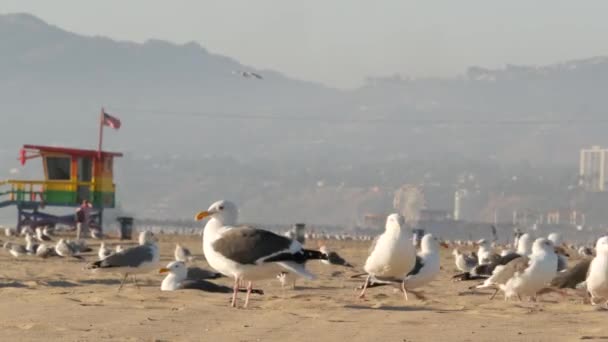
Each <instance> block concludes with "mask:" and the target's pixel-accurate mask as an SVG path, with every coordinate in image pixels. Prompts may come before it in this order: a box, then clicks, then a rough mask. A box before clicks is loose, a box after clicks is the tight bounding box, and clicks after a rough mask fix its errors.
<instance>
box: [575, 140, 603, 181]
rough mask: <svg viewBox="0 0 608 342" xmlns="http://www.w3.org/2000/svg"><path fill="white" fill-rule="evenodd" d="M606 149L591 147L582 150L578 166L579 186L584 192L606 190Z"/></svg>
mask: <svg viewBox="0 0 608 342" xmlns="http://www.w3.org/2000/svg"><path fill="white" fill-rule="evenodd" d="M607 157H608V149H605V148H601V147H600V146H593V147H591V148H588V149H582V150H581V152H580V164H579V185H580V186H582V187H583V188H584V189H585V190H586V191H591V192H602V191H606V190H607V189H608V186H607V184H606V181H607V180H608V179H607V177H608V169H607V166H608V158H607Z"/></svg>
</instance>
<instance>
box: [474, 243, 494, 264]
mask: <svg viewBox="0 0 608 342" xmlns="http://www.w3.org/2000/svg"><path fill="white" fill-rule="evenodd" d="M477 244H478V245H479V249H478V250H477V258H478V262H479V265H484V264H489V263H490V262H491V258H492V254H493V253H492V246H491V243H490V241H488V240H486V239H481V240H479V241H477Z"/></svg>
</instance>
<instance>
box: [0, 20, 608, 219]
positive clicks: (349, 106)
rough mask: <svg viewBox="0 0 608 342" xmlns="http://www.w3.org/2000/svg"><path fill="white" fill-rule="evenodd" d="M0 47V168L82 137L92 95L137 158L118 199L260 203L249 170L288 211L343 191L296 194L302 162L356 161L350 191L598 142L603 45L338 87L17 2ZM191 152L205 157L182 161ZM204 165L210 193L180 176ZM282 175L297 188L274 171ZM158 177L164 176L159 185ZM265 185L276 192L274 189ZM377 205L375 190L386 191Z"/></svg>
mask: <svg viewBox="0 0 608 342" xmlns="http://www.w3.org/2000/svg"><path fill="white" fill-rule="evenodd" d="M252 48H255V47H253V46H252ZM0 56H2V58H0V75H2V77H0V103H1V104H2V109H1V110H2V118H3V119H4V122H3V125H2V130H1V131H0V163H1V165H6V166H4V167H3V168H2V169H0V178H5V177H9V176H10V175H9V174H8V173H9V170H10V169H11V168H13V167H16V166H17V165H16V163H15V153H16V151H17V150H18V148H19V146H20V145H21V144H23V143H33V144H34V143H39V144H63V145H72V146H86V147H95V143H96V138H97V122H98V121H97V118H98V117H97V115H98V113H99V109H100V107H101V106H102V105H104V106H106V107H107V109H108V111H109V112H111V113H113V114H115V115H116V116H118V117H120V118H121V119H122V121H123V128H122V129H121V131H120V132H112V131H111V130H106V140H105V141H106V145H105V146H106V147H107V148H108V149H115V150H120V151H124V152H126V159H128V160H132V159H137V160H138V162H125V163H124V164H123V165H125V169H123V170H120V172H119V174H120V177H121V178H120V181H122V182H124V183H129V184H138V185H139V186H137V187H134V186H127V187H126V188H128V189H129V194H127V199H128V200H129V201H131V202H134V201H136V200H137V199H138V198H140V197H141V195H142V193H145V194H147V195H149V196H157V197H158V196H164V194H166V193H167V192H170V191H171V189H175V188H179V192H177V193H170V194H169V195H167V198H170V199H171V205H170V206H169V207H168V209H167V212H171V209H172V208H174V207H175V208H178V207H180V208H183V207H184V205H183V203H184V202H185V201H186V202H187V201H192V200H193V199H194V198H196V197H197V196H200V197H203V198H200V200H201V201H200V202H201V203H206V202H209V200H211V199H216V198H215V197H211V196H219V195H221V194H220V193H221V190H222V189H223V188H226V187H231V188H230V189H231V190H230V191H228V192H229V193H232V194H234V196H235V197H238V196H242V198H236V200H239V201H240V202H241V203H243V202H245V203H247V201H255V203H257V204H256V206H257V207H256V208H258V207H262V205H261V204H260V203H264V201H265V200H267V199H268V198H267V197H265V194H264V190H263V189H264V186H262V185H261V184H256V185H255V186H252V185H251V182H256V180H257V181H259V179H261V177H257V178H256V177H251V178H249V176H251V174H256V173H259V174H260V175H267V174H273V175H275V176H276V177H282V176H281V175H283V176H284V177H285V178H284V179H278V180H276V179H266V181H269V182H274V181H277V182H278V183H277V184H283V187H282V188H281V189H280V190H281V191H280V193H281V194H282V195H290V194H291V195H290V196H292V197H291V198H290V200H289V201H288V202H285V203H283V207H286V206H289V208H288V209H289V210H291V212H293V213H296V214H297V213H298V210H299V208H302V207H303V206H306V205H307V203H310V202H316V203H327V202H329V203H331V202H332V200H327V202H324V201H322V200H319V198H317V197H315V196H325V197H323V198H325V199H331V198H334V199H336V198H349V197H348V195H344V197H341V195H340V196H336V195H330V194H327V195H325V194H322V193H321V192H319V191H316V192H315V191H312V190H311V189H310V188H309V187H310V186H311V184H316V183H317V181H318V180H319V179H321V178H322V177H321V175H320V174H319V173H315V172H316V171H310V172H312V174H311V173H310V172H309V173H307V172H308V171H307V170H306V169H307V168H309V166H310V165H314V166H315V168H314V169H312V170H322V168H326V169H327V170H329V171H328V172H329V173H331V174H332V175H334V176H335V175H340V174H342V173H344V172H351V173H352V170H353V168H357V167H360V168H361V169H362V170H367V171H368V172H367V173H361V174H357V175H356V177H355V176H353V178H352V179H351V180H349V182H347V184H348V186H347V187H349V186H350V187H352V188H351V189H350V190H348V189H345V190H340V189H344V186H342V185H340V184H341V181H340V180H339V179H337V180H336V182H335V183H336V184H334V186H335V187H334V189H336V190H335V191H344V194H348V193H352V191H353V190H352V189H359V187H361V186H374V185H383V184H385V185H390V186H393V185H395V184H402V183H403V182H415V181H417V179H408V178H407V177H405V176H402V175H404V174H406V172H405V171H404V172H402V173H399V172H394V173H391V174H386V173H383V172H381V171H382V170H384V169H383V166H382V165H386V164H387V163H393V164H394V163H397V164H398V165H403V170H406V169H408V168H410V167H411V166H412V163H416V162H418V161H426V162H428V165H435V166H433V167H435V168H437V169H438V170H440V171H441V172H442V173H443V172H445V173H447V174H450V172H449V171H450V170H444V169H442V168H444V167H445V165H448V164H449V163H451V162H458V163H461V164H462V163H463V161H471V162H473V163H477V162H481V163H497V164H509V163H515V164H517V163H524V162H525V163H531V164H532V165H544V166H547V165H560V166H568V167H571V168H572V170H575V169H576V165H577V151H578V149H579V148H580V147H581V146H587V145H592V144H600V145H608V136H607V135H606V133H605V132H606V129H607V128H608V123H607V121H604V120H607V119H606V114H607V108H608V97H607V96H605V93H606V89H608V58H606V57H596V58H590V59H586V60H579V61H570V62H564V63H562V64H558V65H550V66H539V67H530V66H512V65H508V66H506V67H504V68H501V69H497V70H490V69H485V68H482V67H471V68H469V69H468V70H466V71H465V72H463V75H462V76H460V77H456V78H452V79H411V78H408V77H406V76H403V77H401V76H392V77H370V78H368V80H367V82H366V84H365V85H364V86H362V87H361V88H359V89H355V90H351V91H342V90H337V89H332V88H330V87H326V86H324V85H321V84H318V83H314V82H308V81H302V80H295V79H292V78H290V77H288V76H286V75H283V74H281V73H279V72H277V71H273V70H259V69H257V68H255V67H253V66H248V65H244V64H242V63H241V62H239V61H237V60H235V59H233V58H230V57H226V56H221V55H217V54H213V53H210V52H209V51H207V50H206V49H205V48H204V47H203V46H201V45H199V44H198V43H188V44H184V45H178V44H173V43H169V42H165V41H159V40H149V41H147V42H145V43H143V44H138V43H132V42H122V41H115V40H111V39H108V38H104V37H89V36H83V35H78V34H74V33H71V32H67V31H65V30H62V29H61V28H58V27H56V26H52V25H49V24H47V23H45V22H44V21H42V20H40V19H38V18H36V17H34V16H31V15H28V14H6V15H0ZM345 58H347V57H345ZM352 58H355V57H352ZM446 58H449V56H446ZM235 70H246V71H254V72H256V73H259V74H261V75H263V77H264V79H263V80H257V79H253V78H249V79H248V78H243V77H241V76H238V75H235V74H233V71H235ZM522 120H529V121H532V123H531V124H521V123H520V121H522ZM598 120H601V121H603V122H598ZM580 121H591V122H592V123H590V124H581V122H580ZM203 159H204V160H213V161H214V163H215V164H214V165H209V164H205V163H202V164H201V163H199V162H196V161H197V160H203ZM141 160H144V161H146V160H148V161H149V163H148V164H146V163H145V162H140V161H141ZM175 160H180V162H179V163H177V162H175ZM183 160H191V161H193V162H191V163H190V162H184V161H183ZM233 160H238V161H239V163H241V162H242V163H245V164H246V165H247V170H243V169H240V168H239V167H235V168H232V169H231V167H234V165H241V164H239V163H234V162H233ZM408 163H409V164H408ZM393 164H391V165H393ZM135 165H137V167H138V168H134V166H135ZM142 165H147V167H150V168H151V167H152V166H155V167H157V168H159V169H162V168H163V167H165V166H166V167H170V165H180V166H181V167H185V168H188V166H187V165H191V166H196V169H192V170H189V169H186V170H182V169H180V170H179V171H180V175H187V174H191V175H192V177H191V179H189V178H187V176H180V178H179V179H172V178H171V173H169V174H168V176H167V174H163V176H162V178H154V177H143V178H142V177H140V176H141V174H142V173H146V172H148V171H147V170H145V169H142V168H141V167H143V166H142ZM425 165H427V164H425ZM118 167H120V164H118ZM277 168H278V169H280V170H281V172H280V173H276V170H277ZM302 168H303V169H304V170H302ZM341 170H343V171H341ZM24 172H26V173H27V172H29V171H27V170H26V171H24ZM210 172H213V174H214V179H215V184H214V185H213V186H214V189H216V190H215V191H214V192H213V194H209V193H204V194H201V191H202V190H201V189H200V188H197V187H196V186H189V184H191V183H190V182H195V181H198V182H202V181H203V180H201V179H203V178H204V177H205V174H207V173H210ZM319 172H320V171H319ZM243 173H247V176H248V177H244V175H243ZM431 173H432V172H431ZM453 173H454V174H455V173H456V170H455V171H454V172H453ZM151 174H155V173H154V172H152V173H151ZM422 174H424V172H423V173H422ZM22 175H23V173H22ZM294 175H298V177H303V178H295V179H294V178H293V176H294ZM159 177H160V176H159ZM215 177H220V178H215ZM290 177H291V178H290ZM336 177H337V176H336ZM454 177H455V176H454ZM141 179H146V180H147V183H141V182H140V181H141ZM239 179H240V180H242V179H249V180H250V181H249V182H247V183H239V182H238V181H235V180H239ZM285 179H290V181H292V182H295V183H298V185H293V183H282V181H285ZM174 182H180V186H179V187H173V186H171V184H173V183H174ZM236 184H239V185H238V186H237V185H236ZM273 184H274V183H273ZM290 186H292V187H293V189H292V188H290ZM155 187H158V188H162V190H160V189H159V190H157V191H158V192H155V191H154V190H153V188H155ZM260 187H261V188H260ZM313 187H314V186H313ZM260 189H261V190H260ZM311 191H312V193H311ZM239 194H241V195H239ZM245 194H246V195H245ZM315 194H316V195H315ZM273 196H275V197H273V198H272V200H276V198H277V197H276V196H277V195H276V192H275V193H274V195H273ZM332 196H334V197H332ZM382 201H384V202H383V203H386V202H390V195H386V196H385V197H383V200H382ZM309 207H310V208H318V207H317V206H316V205H310V206H309ZM183 210H184V212H189V210H190V209H183ZM286 210H287V209H286ZM356 210H364V208H356ZM356 210H355V209H353V208H352V206H346V205H345V206H344V207H342V208H341V209H338V210H337V211H336V212H335V213H327V214H325V215H326V216H325V218H327V220H326V221H331V222H336V221H338V220H339V218H340V217H343V216H348V215H351V214H352V213H353V211H356ZM252 212H253V210H252ZM303 212H312V210H308V211H307V210H304V211H303ZM336 213H340V214H336ZM347 213H349V214H347ZM296 214H294V215H293V216H290V217H296ZM180 215H181V214H180ZM353 215H354V214H353ZM262 217H265V216H262ZM297 218H298V219H300V218H303V217H302V216H297ZM351 218H352V217H348V219H351ZM320 221H323V217H321V218H320Z"/></svg>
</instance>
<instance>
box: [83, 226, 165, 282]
mask: <svg viewBox="0 0 608 342" xmlns="http://www.w3.org/2000/svg"><path fill="white" fill-rule="evenodd" d="M159 260H160V253H159V250H158V246H157V245H156V237H155V236H154V234H153V233H152V232H150V231H143V232H141V233H140V234H139V246H136V247H131V248H127V249H125V250H122V251H120V252H116V253H114V254H112V255H109V256H107V257H106V258H105V259H103V260H99V261H95V262H93V263H90V264H89V265H88V266H87V268H88V269H90V270H93V271H108V272H112V273H120V274H122V275H124V277H123V278H122V281H121V282H120V287H119V288H118V291H120V290H121V289H122V287H123V286H124V284H125V281H126V280H127V276H129V275H132V276H133V281H134V283H135V285H136V286H137V287H139V286H138V285H137V279H136V278H135V274H140V273H147V272H150V271H151V270H153V269H155V268H156V267H157V263H158V261H159Z"/></svg>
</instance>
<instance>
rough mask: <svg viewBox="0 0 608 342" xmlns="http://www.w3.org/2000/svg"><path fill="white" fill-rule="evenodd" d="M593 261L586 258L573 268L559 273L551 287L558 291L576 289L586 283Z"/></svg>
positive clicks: (552, 281)
mask: <svg viewBox="0 0 608 342" xmlns="http://www.w3.org/2000/svg"><path fill="white" fill-rule="evenodd" d="M591 260H593V258H584V259H582V260H581V261H579V262H578V263H577V264H576V265H574V266H572V268H570V269H567V270H564V271H563V272H559V273H557V275H556V276H555V277H554V278H553V280H551V283H550V284H549V285H550V286H551V287H554V288H558V289H576V288H577V287H578V286H579V285H580V284H581V283H583V282H585V279H586V278H587V272H588V271H589V265H590V264H591Z"/></svg>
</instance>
